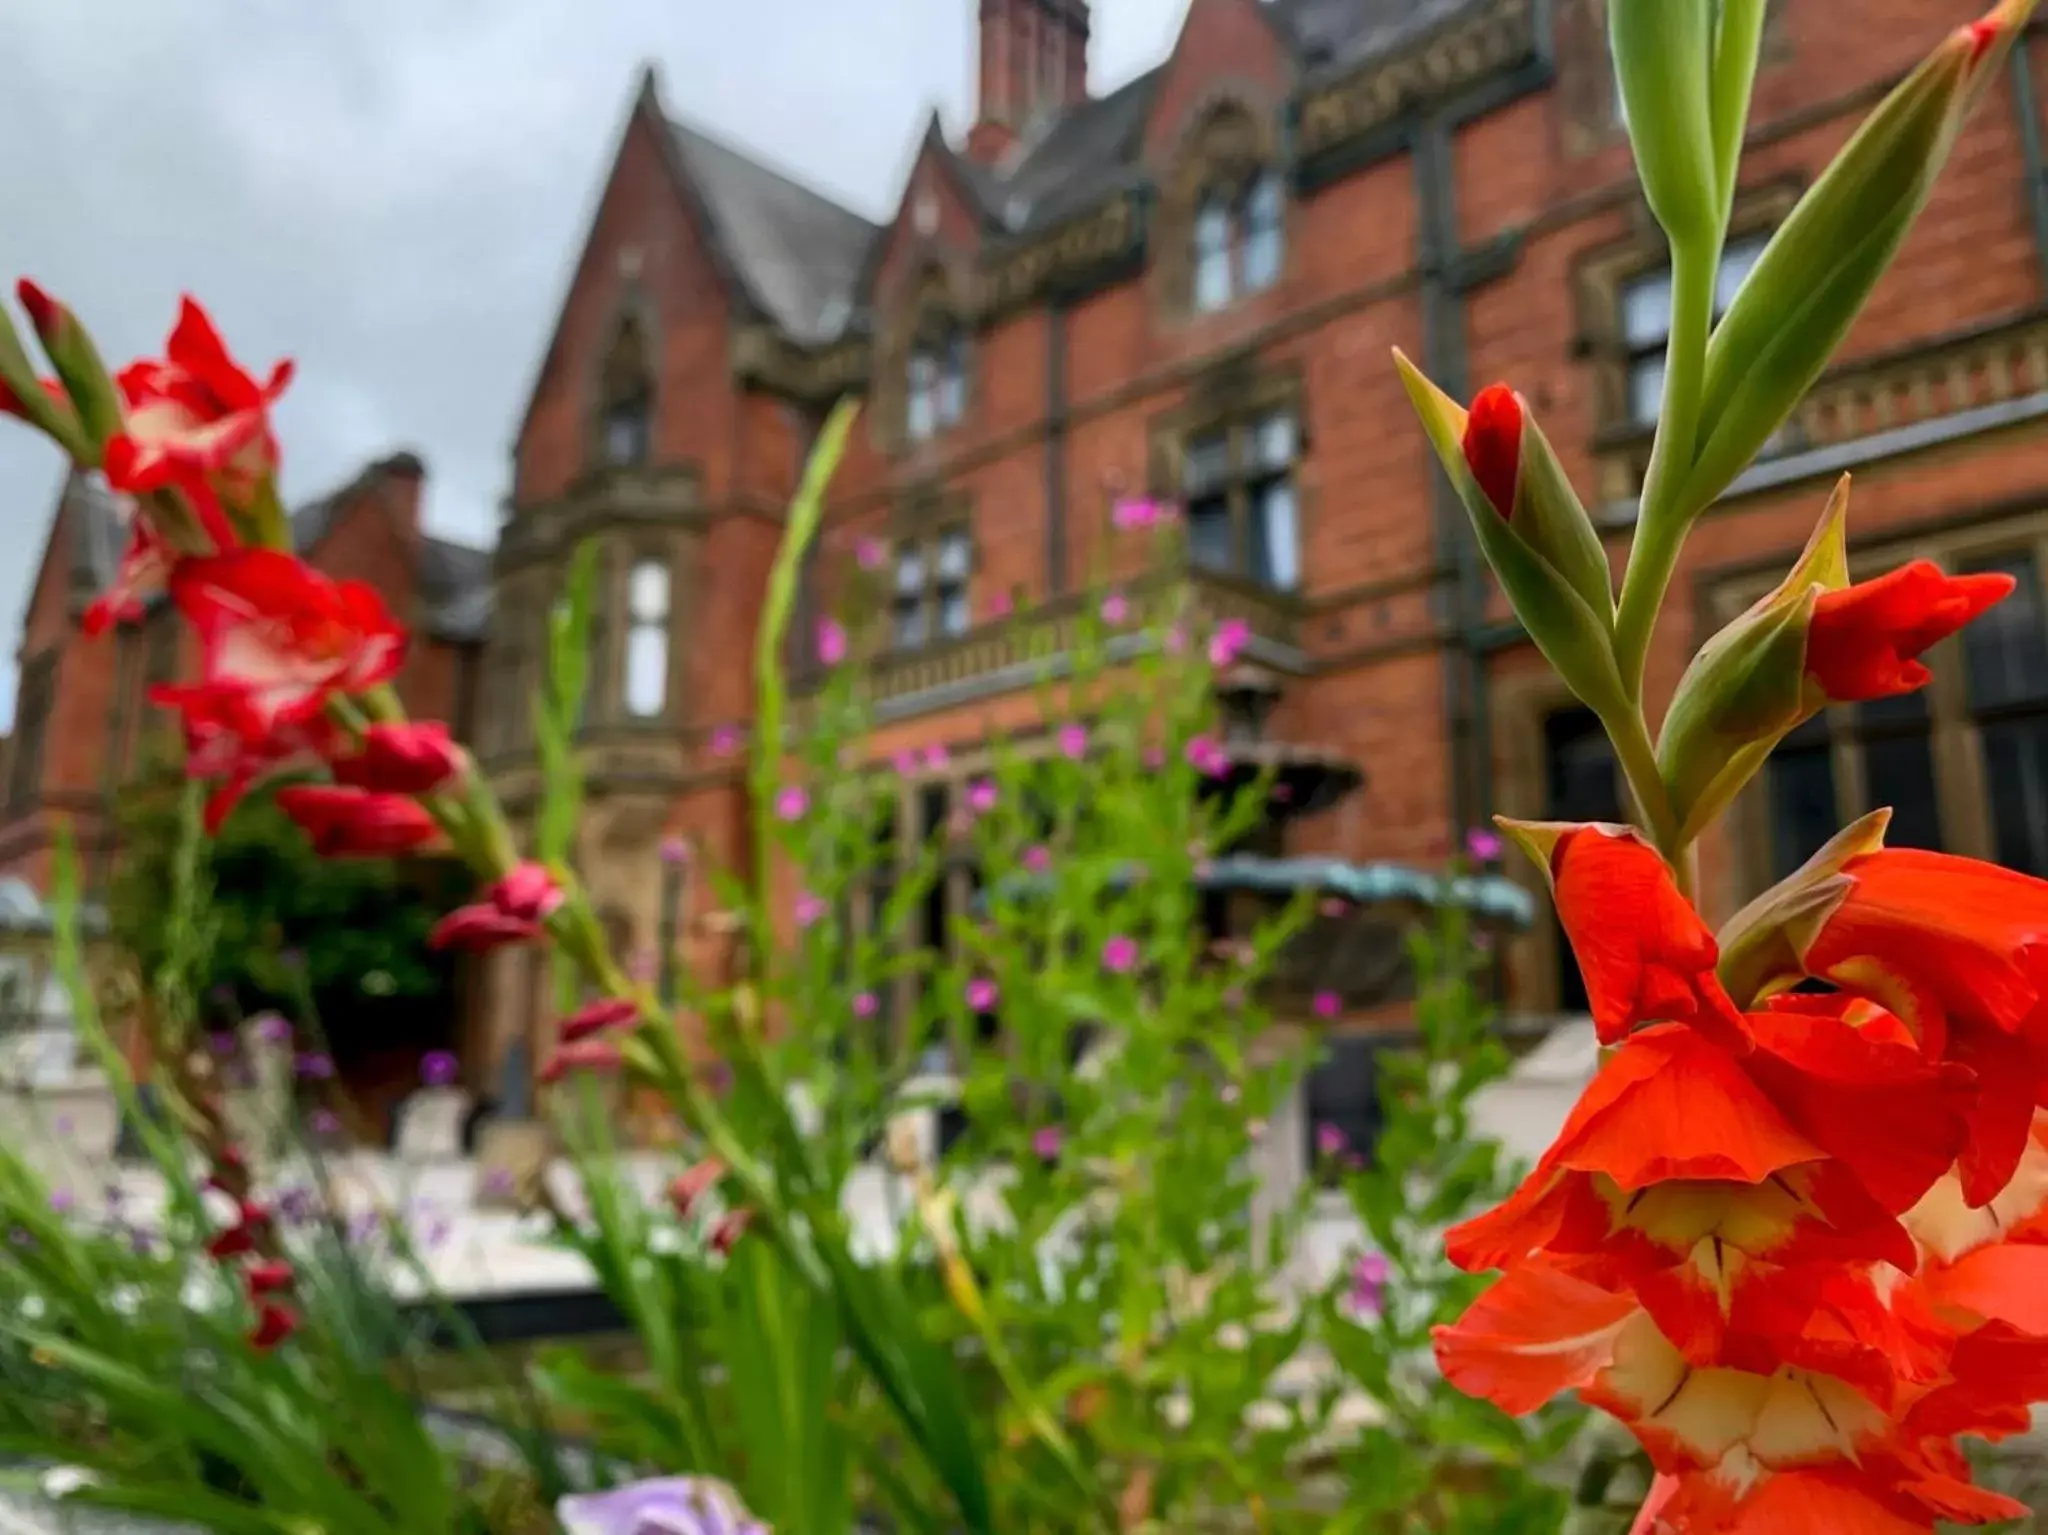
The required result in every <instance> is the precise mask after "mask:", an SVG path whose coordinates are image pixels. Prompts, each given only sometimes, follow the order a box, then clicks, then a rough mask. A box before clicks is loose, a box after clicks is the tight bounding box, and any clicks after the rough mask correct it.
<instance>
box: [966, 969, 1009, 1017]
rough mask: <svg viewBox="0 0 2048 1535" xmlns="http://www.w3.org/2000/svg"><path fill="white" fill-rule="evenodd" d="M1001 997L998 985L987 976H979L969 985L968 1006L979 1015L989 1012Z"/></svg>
mask: <svg viewBox="0 0 2048 1535" xmlns="http://www.w3.org/2000/svg"><path fill="white" fill-rule="evenodd" d="M1001 995H1002V992H1001V991H1000V989H999V988H998V987H997V986H996V983H995V982H994V981H992V980H990V979H989V978H988V977H987V976H985V975H977V976H976V977H974V979H973V980H971V981H969V982H968V983H967V1005H968V1006H969V1007H971V1008H973V1009H974V1010H975V1011H976V1012H977V1013H985V1012H987V1011H989V1009H991V1008H993V1007H994V1006H995V1005H996V1001H997V999H998V998H999V997H1000V996H1001Z"/></svg>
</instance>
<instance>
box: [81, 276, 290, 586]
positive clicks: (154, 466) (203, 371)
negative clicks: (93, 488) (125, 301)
mask: <svg viewBox="0 0 2048 1535" xmlns="http://www.w3.org/2000/svg"><path fill="white" fill-rule="evenodd" d="M291 376H292V365H291V364H290V363H289V362H280V363H278V364H277V365H276V367H274V368H273V369H271V372H270V377H269V378H268V379H266V380H264V381H263V382H261V383H258V382H257V381H256V379H254V378H253V377H251V376H250V375H249V374H248V373H247V372H245V371H244V370H243V368H242V366H241V364H239V363H237V362H236V361H235V360H234V358H233V357H232V356H230V355H229V353H228V349H227V346H226V344H225V343H223V342H222V340H221V338H220V333H219V332H218V331H216V330H215V329H214V327H213V321H212V320H211V319H209V318H208V317H207V314H206V311H205V310H204V309H201V308H200V307H199V305H198V304H196V303H194V302H193V301H192V300H191V299H190V298H187V299H185V300H184V301H183V302H182V304H181V305H180V307H179V311H178V323H177V326H176V328H174V329H173V330H172V332H171V336H170V341H169V343H168V345H167V346H166V347H165V354H164V356H163V357H162V358H161V359H157V360H150V361H144V362H138V363H136V364H134V365H133V366H131V367H128V368H125V369H123V370H122V372H121V374H120V377H119V378H118V379H117V380H116V383H117V384H118V385H119V386H120V390H121V394H122V396H123V398H124V399H125V400H126V402H127V405H128V417H127V421H126V424H125V427H124V429H123V430H122V431H121V432H119V433H117V434H116V435H115V436H114V437H113V438H112V440H110V441H109V442H108V443H107V450H106V474H107V479H108V481H109V482H110V483H111V484H113V485H114V487H115V488H116V489H119V490H126V491H130V492H136V493H140V492H144V491H151V490H160V489H163V488H165V487H167V486H175V487H176V488H177V489H179V490H182V491H184V492H185V494H186V495H187V496H189V497H190V498H191V499H192V501H193V503H194V505H195V507H197V508H198V510H199V512H200V515H201V517H202V518H203V519H205V520H206V521H207V523H208V524H209V527H210V529H211V530H213V532H214V537H215V539H216V541H217V542H221V544H222V547H223V548H225V547H227V542H231V541H232V540H231V535H230V536H228V538H227V542H222V540H223V535H224V534H225V529H224V528H222V527H221V522H222V519H221V518H220V516H219V514H218V508H219V507H221V506H226V507H229V508H242V507H245V506H247V505H248V504H249V501H250V499H251V497H252V496H253V494H254V492H255V490H256V488H257V486H259V485H260V484H261V483H262V482H263V481H264V480H266V479H268V478H269V477H270V476H271V475H273V474H275V473H276V472H277V439H276V437H275V436H273V435H272V433H271V429H270V407H271V405H272V404H274V403H275V402H276V400H277V398H278V396H279V395H281V394H283V393H284V389H285V386H286V385H287V384H288V383H290V382H291Z"/></svg>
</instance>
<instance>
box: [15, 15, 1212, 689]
mask: <svg viewBox="0 0 2048 1535" xmlns="http://www.w3.org/2000/svg"><path fill="white" fill-rule="evenodd" d="M1185 7H1186V0H1096V3H1095V12H1096V18H1095V44H1094V47H1093V50H1092V58H1091V64H1092V68H1093V72H1094V79H1095V81H1096V82H1097V84H1098V87H1100V86H1101V85H1103V84H1115V83H1117V82H1119V81H1122V80H1124V79H1126V78H1128V77H1129V76H1130V75H1132V74H1135V73H1136V72H1137V71H1139V70H1141V69H1143V68H1145V67H1147V66H1149V65H1150V64H1151V63H1153V62H1154V61H1156V60H1157V59H1158V58H1159V57H1160V56H1161V55H1163V54H1164V53H1165V51H1166V50H1167V48H1168V47H1170V46H1171V43H1172V40H1173V35H1174V32H1175V30H1176V28H1177V26H1178V24H1179V19H1180V16H1181V14H1182V12H1183V11H1184V10H1185ZM978 9H979V6H978V4H977V0H867V3H865V4H861V3H849V0H596V3H592V0H578V3H572V0H347V3H346V4H338V5H336V4H330V5H309V4H307V3H305V0H177V3H176V4H170V5H167V4H164V3H163V0H96V3H94V4H92V5H80V4H75V3H53V0H0V26H4V30H5V33H6V38H7V43H6V54H7V58H6V64H5V74H6V81H5V88H4V89H0V277H4V278H5V279H6V282H5V287H6V289H7V290H8V298H9V301H10V302H11V298H12V292H11V290H12V288H13V280H14V278H16V277H17V276H21V275H24V274H25V275H29V276H33V277H35V278H36V279H37V280H39V281H41V282H42V283H43V284H44V285H45V286H46V287H48V288H50V289H51V290H52V291H53V292H56V293H57V294H59V295H60V296H61V297H63V298H65V299H66V300H68V301H69V302H70V303H71V304H72V306H73V307H74V308H75V309H77V310H78V311H79V313H80V314H81V315H83V316H84V317H85V319H86V321H87V323H88V324H89V325H90V326H91V327H92V329H93V331H94V333H95V334H96V335H97V336H98V338H99V339H100V341H101V344H102V346H103V347H104V349H105V350H106V352H107V354H108V356H109V358H110V360H111V361H112V362H113V363H114V364H115V365H116V366H118V365H119V364H120V363H122V362H125V361H127V360H128V359H129V358H131V357H133V356H136V355H139V354H141V353H144V352H147V351H150V350H153V349H155V348H157V347H159V346H160V345H161V344H162V339H163V336H164V334H165V332H166V331H167V330H168V329H169V325H170V320H171V316H172V314H173V311H174V308H175V305H176V301H177V296H178V294H179V293H180V292H182V291H187V290H189V291H191V292H193V293H194V294H196V295H197V296H198V297H199V298H200V299H201V300H202V301H203V302H205V303H206V304H207V305H208V306H209V307H210V308H211V309H212V310H213V313H214V316H215V318H216V319H217V320H218V322H219V323H220V326H221V328H222V330H223V331H224V332H225V334H226V336H227V338H228V341H229V344H230V345H231V346H232V347H233V348H234V349H235V350H236V351H237V352H238V353H239V354H240V355H241V356H242V358H243V359H244V360H245V361H248V362H251V363H256V364H262V365H264V366H267V365H268V364H269V363H270V361H271V360H272V359H274V358H276V357H280V356H292V357H296V358H297V359H298V363H299V374H298V379H297V381H296V382H295V383H294V385H293V387H292V390H291V393H290V394H289V395H288V396H287V398H286V400H285V403H284V405H283V407H282V409H281V411H280V416H279V422H280V428H281V431H282V435H283V439H284V443H285V490H286V494H287V497H288V498H289V499H291V500H292V501H294V502H297V501H299V500H303V499H308V498H311V497H314V496H317V495H319V494H321V493H323V492H324V491H325V490H327V489H328V488H330V487H332V486H334V485H337V484H339V483H341V482H342V481H344V480H346V479H347V478H348V477H349V476H350V475H351V474H353V473H354V471H355V470H356V469H357V468H359V467H360V466H361V465H362V464H364V463H365V462H367V461H368V460H370V459H371V458H374V457H376V456H377V455H380V454H383V453H386V452H389V451H391V450H392V449H394V448H399V447H411V448H414V449H416V450H417V451H419V452H420V453H421V454H422V455H423V456H424V457H425V458H426V461H427V466H428V474H429V483H428V497H429V499H428V513H427V515H428V520H429V523H430V525H431V526H432V527H433V529H434V530H435V531H436V532H439V533H442V534H444V535H446V536H450V537H457V538H463V539H467V540H470V541H473V542H479V543H482V542H488V541H489V539H490V537H491V534H492V530H493V527H494V525H495V521H496V506H497V502H498V498H499V497H500V496H501V495H502V493H503V491H504V489H505V485H506V466H507V462H508V457H507V455H508V453H509V449H510V443H511V436H512V431H513V428H514V426H515V424H516V420H517V416H518V412H519V410H520V408H521V406H522V404H523V403H524V396H525V392H526V389H527V387H528V385H529V383H530V382H531V380H532V377H533V372H534V369H535V367H536V365H537V364H538V362H539V358H540V351H541V348H542V346H543V344H544V343H545V341H546V339H547V332H548V329H549V326H550V324H551V322H552V320H553V316H554V309H555V306H556V304H557V303H558V302H559V300H560V298H561V295H562V291H563V289H564V287H565V285H566V283H567V280H568V274H569V269H570V266H571V264H572V263H573V261H574V260H575V257H576V254H577V251H576V246H577V242H578V241H579V240H581V238H582V235H583V230H584V227H585V225H586V223H587V221H588V219H589V216H590V210H591V207H592V204H593V202H594V200H595V198H596V196H597V192H598V188H599V180H600V177H601V176H602V175H603V173H604V171H605V169H606V166H607V161H608V158H609V156H610V155H611V152H612V149H613V147H614V143H615V140H616V138H617V135H618V130H619V126H620V123H621V121H622V119H623V114H624V112H625V109H626V105H627V102H628V99H629V97H630V94H631V91H632V88H633V85H634V82H635V79H636V71H637V69H638V67H639V65H640V63H641V61H643V60H645V59H652V60H654V61H655V62H656V63H657V64H658V65H659V66H660V68H661V71H662V76H663V85H664V89H665V92H666V99H667V103H668V107H669V110H670V111H671V112H673V113H675V114H676V115H678V116H681V117H686V118H689V119H692V120H694V121H695V122H697V123H699V124H701V125H703V126H705V127H708V128H710V129H711V130H713V131H715V132H719V133H721V134H723V135H725V136H727V137H729V138H733V139H737V140H739V141H741V142H743V143H745V144H747V145H750V146H753V147H755V148H757V149H758V150H759V151H760V152H761V153H762V155H763V156H764V157H765V158H767V159H769V160H770V161H771V162H772V163H776V164H779V165H781V166H783V167H786V168H787V169H789V170H791V171H794V172H796V173H798V174H799V175H801V176H803V177H805V178H806V179H808V180H810V181H812V182H814V183H816V184H818V185H820V186H822V187H823V188H825V189H826V190H827V191H830V192H833V193H835V194H837V195H838V196H840V197H842V198H844V199H845V200H846V201H847V202H848V203H849V204H851V205H852V206H854V207H856V208H858V209H859V210H860V211H861V212H863V213H866V214H867V215H869V216H870V217H875V218H879V217H881V216H884V215H885V214H886V213H887V212H888V211H889V210H890V209H891V208H892V206H893V204H894V201H895V198H896V195H897V193H898V191H899V190H900V188H901V184H902V178H903V176H904V174H905V172H906V171H907V170H908V156H909V154H910V152H911V149H912V148H913V146H914V138H915V134H916V131H917V129H918V128H919V126H920V125H921V124H922V120H923V115H924V113H925V112H926V111H927V110H928V109H929V107H930V105H931V104H932V103H934V102H936V103H938V104H939V105H940V107H941V108H942V110H943V111H944V112H945V114H946V121H947V123H948V125H949V126H950V127H951V128H952V129H953V130H954V131H955V132H956V133H957V132H958V131H959V129H960V127H961V126H962V124H963V123H964V122H965V120H966V115H967V113H968V111H969V109H970V102H969V98H970V93H971V88H972V73H973V71H972V58H973V46H974V16H975V13H976V11H977V10H978ZM61 474H62V470H61V465H60V463H59V461H58V458H57V456H56V454H55V453H54V452H53V451H52V450H51V449H50V448H49V447H48V446H47V445H46V444H44V443H42V442H41V441H40V440H38V439H35V438H31V437H30V436H28V435H27V434H26V433H25V432H23V431H21V430H19V429H18V428H16V425H15V423H12V422H8V421H0V633H4V635H5V636H6V639H5V643H4V645H0V722H5V721H11V719H12V717H13V712H14V651H15V648H16V646H17V645H18V643H19V640H20V623H21V604H22V600H23V597H24V596H25V594H26V590H27V587H28V585H29V583H30V582H31V581H32V580H33V578H34V574H35V567H36V563H37V561H38V559H39V558H40V555H41V552H42V547H43V540H44V537H45V535H46V534H47V531H48V525H49V520H50V516H51V513H52V510H53V506H54V501H55V495H56V490H57V487H58V484H59V482H60V479H61Z"/></svg>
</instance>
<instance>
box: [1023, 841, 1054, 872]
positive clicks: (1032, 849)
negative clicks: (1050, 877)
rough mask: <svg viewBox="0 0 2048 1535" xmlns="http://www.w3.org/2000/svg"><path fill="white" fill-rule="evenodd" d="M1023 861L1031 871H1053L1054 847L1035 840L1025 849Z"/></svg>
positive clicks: (1028, 870)
mask: <svg viewBox="0 0 2048 1535" xmlns="http://www.w3.org/2000/svg"><path fill="white" fill-rule="evenodd" d="M1023 863H1024V867H1025V869H1026V871H1027V872H1029V873H1032V874H1049V873H1051V872H1052V849H1051V848H1049V847H1047V846H1046V845H1045V844H1044V843H1043V842H1034V843H1032V844H1031V846H1029V847H1027V848H1026V849H1024V859H1023Z"/></svg>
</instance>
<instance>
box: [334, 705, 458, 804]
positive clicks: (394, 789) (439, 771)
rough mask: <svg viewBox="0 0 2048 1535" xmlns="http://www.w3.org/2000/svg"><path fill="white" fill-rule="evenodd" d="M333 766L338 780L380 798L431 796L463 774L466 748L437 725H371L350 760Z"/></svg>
mask: <svg viewBox="0 0 2048 1535" xmlns="http://www.w3.org/2000/svg"><path fill="white" fill-rule="evenodd" d="M329 766H330V767H331V769H332V770H333V773H334V781H335V782H336V783H338V784H346V785H348V786H349V787H350V788H352V789H371V790H375V791H376V792H378V793H380V794H430V793H432V792H433V791H434V790H436V789H438V788H440V787H441V786H442V785H443V784H445V783H446V782H448V780H449V779H451V778H453V777H454V776H455V775H456V774H457V773H459V772H461V771H462V766H463V754H462V748H461V747H459V746H457V745H456V744H455V742H454V740H453V739H451V738H450V736H449V734H448V727H447V726H446V725H443V724H439V723H437V722H428V723H423V724H406V725H372V726H371V727H370V728H369V729H368V730H366V731H365V732H364V733H363V743H362V745H361V747H360V748H358V750H357V751H356V752H355V753H354V755H352V756H347V757H337V758H335V759H334V760H333V761H332V762H331V763H330V764H329Z"/></svg>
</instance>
